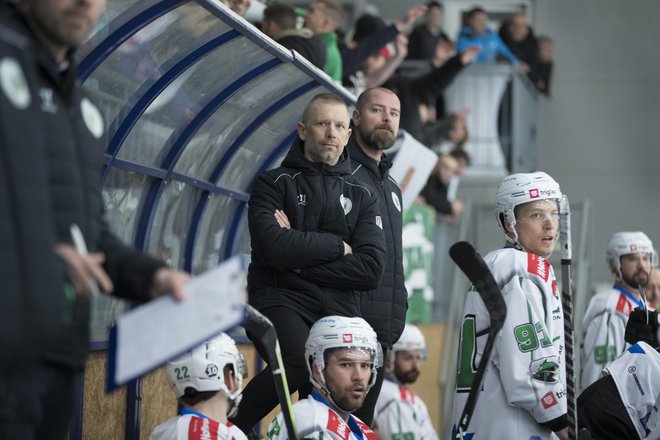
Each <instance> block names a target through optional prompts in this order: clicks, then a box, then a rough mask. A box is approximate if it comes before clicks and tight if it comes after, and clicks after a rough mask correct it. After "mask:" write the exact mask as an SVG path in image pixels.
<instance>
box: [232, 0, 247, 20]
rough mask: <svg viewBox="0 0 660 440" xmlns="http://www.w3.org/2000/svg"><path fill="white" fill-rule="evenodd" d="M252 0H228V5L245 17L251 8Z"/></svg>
mask: <svg viewBox="0 0 660 440" xmlns="http://www.w3.org/2000/svg"><path fill="white" fill-rule="evenodd" d="M251 2H252V0H227V6H229V9H231V10H232V11H234V12H236V13H237V14H238V15H240V16H241V17H244V16H245V13H246V12H247V10H248V9H250V3H251Z"/></svg>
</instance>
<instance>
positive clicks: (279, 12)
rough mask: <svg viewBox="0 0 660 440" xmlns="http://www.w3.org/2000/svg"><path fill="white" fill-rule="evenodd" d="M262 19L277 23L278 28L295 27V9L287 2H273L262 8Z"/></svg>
mask: <svg viewBox="0 0 660 440" xmlns="http://www.w3.org/2000/svg"><path fill="white" fill-rule="evenodd" d="M263 19H264V20H268V21H272V22H273V23H277V25H278V26H279V27H280V29H282V30H285V29H293V28H295V27H296V10H295V9H294V8H293V6H291V5H289V4H287V3H275V4H273V5H270V6H268V7H267V8H266V9H264V18H263Z"/></svg>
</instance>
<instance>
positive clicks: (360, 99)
mask: <svg viewBox="0 0 660 440" xmlns="http://www.w3.org/2000/svg"><path fill="white" fill-rule="evenodd" d="M376 90H380V91H381V92H386V93H391V94H392V95H394V96H397V95H396V93H394V92H393V91H391V90H390V89H387V88H385V87H372V88H370V89H367V90H365V91H364V92H362V93H360V96H358V100H357V103H356V104H355V108H356V109H358V110H359V109H361V108H362V107H364V105H365V102H367V101H368V100H369V96H370V95H371V93H372V92H374V91H376ZM397 98H398V96H397Z"/></svg>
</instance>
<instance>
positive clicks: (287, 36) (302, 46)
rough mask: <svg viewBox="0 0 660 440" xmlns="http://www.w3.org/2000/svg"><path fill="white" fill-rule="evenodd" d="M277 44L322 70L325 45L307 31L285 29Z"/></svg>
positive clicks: (324, 58)
mask: <svg viewBox="0 0 660 440" xmlns="http://www.w3.org/2000/svg"><path fill="white" fill-rule="evenodd" d="M277 42H278V43H280V44H281V45H282V46H284V47H286V48H287V49H292V50H295V51H296V52H298V53H299V54H300V55H302V56H304V57H305V58H306V59H307V61H309V62H310V63H312V64H313V65H315V66H316V67H318V68H319V69H321V70H323V66H325V60H326V52H327V49H326V47H325V43H324V42H323V40H321V39H320V38H319V37H317V36H315V35H314V34H313V33H312V31H310V30H309V29H305V28H303V29H287V30H286V31H285V32H284V33H283V34H282V35H281V36H280V38H278V39H277Z"/></svg>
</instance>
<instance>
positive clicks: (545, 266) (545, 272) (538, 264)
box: [527, 253, 550, 281]
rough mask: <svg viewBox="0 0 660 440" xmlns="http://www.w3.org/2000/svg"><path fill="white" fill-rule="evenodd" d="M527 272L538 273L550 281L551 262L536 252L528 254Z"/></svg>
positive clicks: (544, 279)
mask: <svg viewBox="0 0 660 440" xmlns="http://www.w3.org/2000/svg"><path fill="white" fill-rule="evenodd" d="M527 272H529V273H531V274H534V275H538V276H539V277H541V278H543V281H548V278H549V277H550V263H548V260H546V259H545V258H543V257H539V256H538V255H536V254H532V253H529V254H527Z"/></svg>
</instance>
